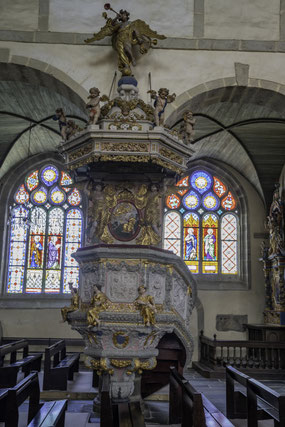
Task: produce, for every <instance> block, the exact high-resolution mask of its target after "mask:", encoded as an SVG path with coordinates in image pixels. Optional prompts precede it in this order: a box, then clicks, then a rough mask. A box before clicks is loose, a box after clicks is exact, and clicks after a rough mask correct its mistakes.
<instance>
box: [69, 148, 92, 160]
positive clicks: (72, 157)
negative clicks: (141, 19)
mask: <svg viewBox="0 0 285 427" xmlns="http://www.w3.org/2000/svg"><path fill="white" fill-rule="evenodd" d="M91 150H92V144H88V145H86V146H85V147H82V148H80V150H76V151H73V152H71V153H70V154H69V161H70V162H71V161H73V160H76V159H78V158H79V157H82V156H85V155H86V154H88V153H90V151H91Z"/></svg>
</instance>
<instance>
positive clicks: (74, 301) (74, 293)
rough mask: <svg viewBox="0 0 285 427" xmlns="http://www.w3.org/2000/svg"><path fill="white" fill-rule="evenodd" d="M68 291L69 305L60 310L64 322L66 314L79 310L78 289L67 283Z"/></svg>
mask: <svg viewBox="0 0 285 427" xmlns="http://www.w3.org/2000/svg"><path fill="white" fill-rule="evenodd" d="M68 286H69V289H70V290H71V304H70V306H69V307H63V308H62V309H61V315H62V319H63V321H64V322H66V320H67V315H68V313H72V312H73V311H76V310H79V304H80V297H79V294H78V289H77V288H74V287H73V286H72V282H70V283H68Z"/></svg>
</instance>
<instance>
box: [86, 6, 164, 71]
mask: <svg viewBox="0 0 285 427" xmlns="http://www.w3.org/2000/svg"><path fill="white" fill-rule="evenodd" d="M104 8H105V10H111V11H112V12H114V13H115V14H116V17H115V18H114V19H112V18H108V16H107V13H106V12H103V14H102V16H103V18H105V19H106V24H105V25H104V27H102V28H101V30H100V31H99V32H98V33H94V34H93V37H92V38H90V39H86V40H84V41H85V43H92V42H93V41H96V40H102V39H103V38H105V37H107V36H111V37H112V45H113V48H114V49H115V50H116V52H117V54H118V68H119V70H120V71H121V72H122V75H123V76H131V75H132V70H131V65H133V66H135V65H136V61H135V58H134V50H133V47H134V46H135V45H138V46H139V51H140V53H141V54H144V53H146V52H147V51H148V50H149V48H150V47H152V45H156V44H157V40H156V38H157V39H160V40H163V39H165V38H166V37H165V36H163V35H160V34H157V32H156V31H153V30H152V29H151V28H149V26H148V25H147V24H146V23H145V22H144V21H142V20H140V19H136V20H135V21H133V22H131V21H129V17H130V14H129V12H128V11H126V10H123V9H121V10H120V12H119V13H118V12H116V11H115V10H114V9H112V8H111V5H110V4H109V3H106V4H105V5H104ZM152 39H154V40H152Z"/></svg>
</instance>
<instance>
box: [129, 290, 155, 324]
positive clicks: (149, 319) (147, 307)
mask: <svg viewBox="0 0 285 427" xmlns="http://www.w3.org/2000/svg"><path fill="white" fill-rule="evenodd" d="M138 293H139V296H138V297H137V298H136V299H135V301H134V304H135V306H136V308H137V310H139V312H140V314H141V316H142V318H143V321H144V325H145V326H154V325H155V323H156V320H155V314H156V312H157V311H156V307H155V303H154V299H153V297H152V296H151V295H147V294H146V288H145V286H139V288H138Z"/></svg>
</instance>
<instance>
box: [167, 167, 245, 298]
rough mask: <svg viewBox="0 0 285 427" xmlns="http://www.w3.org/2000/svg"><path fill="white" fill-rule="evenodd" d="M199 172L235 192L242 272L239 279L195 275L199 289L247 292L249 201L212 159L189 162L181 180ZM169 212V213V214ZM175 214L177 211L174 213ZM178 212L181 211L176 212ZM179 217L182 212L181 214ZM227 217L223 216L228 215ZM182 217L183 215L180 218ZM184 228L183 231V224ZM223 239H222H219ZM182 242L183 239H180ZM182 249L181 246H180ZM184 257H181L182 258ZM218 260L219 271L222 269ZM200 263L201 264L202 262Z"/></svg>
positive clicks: (219, 275)
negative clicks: (221, 182) (211, 176)
mask: <svg viewBox="0 0 285 427" xmlns="http://www.w3.org/2000/svg"><path fill="white" fill-rule="evenodd" d="M196 170H205V171H206V172H208V173H210V174H211V175H217V177H218V178H220V179H221V180H222V181H223V182H225V184H226V185H227V186H228V187H229V188H230V189H231V190H232V191H233V192H234V194H235V196H236V198H237V200H238V204H239V210H240V212H239V214H238V215H236V214H235V213H234V212H231V211H229V212H228V213H233V214H234V215H235V216H237V217H238V221H239V223H238V228H239V231H238V268H239V272H238V274H237V275H230V274H229V275H227V274H222V273H220V272H219V273H218V274H213V275H211V274H205V273H204V274H202V273H199V274H193V277H194V278H195V280H196V282H197V287H198V289H199V290H207V291H211V290H212V291H217V290H231V291H232V290H248V289H250V287H251V284H250V268H251V266H250V240H249V224H248V220H247V218H248V213H247V212H248V208H247V205H248V203H247V198H246V194H245V191H244V190H243V188H242V186H241V185H240V184H238V182H237V178H236V177H234V175H233V174H232V173H231V172H230V171H229V170H228V168H227V167H226V166H225V165H223V166H222V165H221V164H219V163H218V162H215V161H213V160H212V159H200V160H197V161H193V162H189V163H188V169H187V171H185V173H184V174H183V176H181V178H182V177H184V176H187V175H191V174H192V173H193V172H195V171H196ZM168 212H170V211H169V210H168ZM173 212H174V210H173ZM176 212H178V211H176ZM178 213H179V212H178ZM225 214H226V213H224V214H223V215H225ZM223 215H221V216H220V218H219V234H220V220H221V219H222V216H223ZM165 216H166V213H164V215H163V234H164V219H165ZM181 217H182V215H181ZM181 228H183V225H182V222H181ZM219 237H220V236H219ZM181 242H182V237H181ZM181 245H182V243H181ZM220 247H221V239H220V238H219V253H221V251H220ZM181 256H182V255H181ZM220 262H221V261H220V260H219V267H220ZM199 263H201V260H200V261H199Z"/></svg>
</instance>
